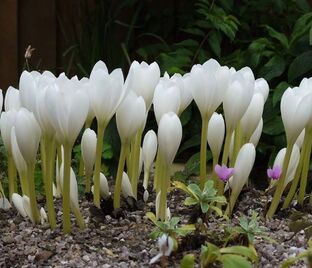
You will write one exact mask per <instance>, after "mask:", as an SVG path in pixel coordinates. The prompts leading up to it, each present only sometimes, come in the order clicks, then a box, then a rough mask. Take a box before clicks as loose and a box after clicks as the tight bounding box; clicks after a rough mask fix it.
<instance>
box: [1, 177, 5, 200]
mask: <svg viewBox="0 0 312 268" xmlns="http://www.w3.org/2000/svg"><path fill="white" fill-rule="evenodd" d="M0 195H1V196H2V197H4V196H5V195H4V191H3V187H2V183H1V180H0Z"/></svg>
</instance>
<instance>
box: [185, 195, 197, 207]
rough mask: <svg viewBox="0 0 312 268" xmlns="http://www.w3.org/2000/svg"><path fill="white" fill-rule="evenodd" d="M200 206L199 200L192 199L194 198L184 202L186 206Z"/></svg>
mask: <svg viewBox="0 0 312 268" xmlns="http://www.w3.org/2000/svg"><path fill="white" fill-rule="evenodd" d="M196 204H198V200H196V199H194V198H192V197H187V198H186V199H185V201H184V205H186V206H193V205H196Z"/></svg>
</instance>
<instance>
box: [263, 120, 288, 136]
mask: <svg viewBox="0 0 312 268" xmlns="http://www.w3.org/2000/svg"><path fill="white" fill-rule="evenodd" d="M283 132H284V125H283V121H282V118H281V116H276V117H274V118H273V119H271V120H269V121H268V122H266V123H265V124H264V126H263V133H265V134H268V135H272V136H275V135H279V134H282V133H283Z"/></svg>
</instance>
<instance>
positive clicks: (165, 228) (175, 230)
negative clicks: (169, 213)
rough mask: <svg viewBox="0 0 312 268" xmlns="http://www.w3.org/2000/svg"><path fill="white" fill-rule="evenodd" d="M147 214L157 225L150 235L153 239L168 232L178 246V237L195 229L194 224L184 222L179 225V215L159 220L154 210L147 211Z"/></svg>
mask: <svg viewBox="0 0 312 268" xmlns="http://www.w3.org/2000/svg"><path fill="white" fill-rule="evenodd" d="M146 216H147V218H148V219H150V220H151V221H152V222H153V223H154V224H155V225H156V228H155V229H154V230H153V231H152V232H151V233H150V235H149V237H150V238H152V239H156V238H158V237H160V236H162V235H163V234H167V235H168V236H170V237H171V238H172V239H173V241H174V242H175V244H176V246H177V239H178V238H179V237H180V236H181V237H183V236H186V235H187V234H190V233H191V232H193V231H194V230H195V225H194V224H184V225H181V226H178V223H179V222H180V218H179V217H172V218H171V219H170V220H167V221H164V222H163V221H158V220H157V219H156V216H155V214H154V213H152V212H147V213H146Z"/></svg>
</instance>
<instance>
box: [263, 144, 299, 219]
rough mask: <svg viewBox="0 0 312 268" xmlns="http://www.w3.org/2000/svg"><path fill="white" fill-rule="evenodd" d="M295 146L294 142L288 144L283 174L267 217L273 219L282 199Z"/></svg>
mask: <svg viewBox="0 0 312 268" xmlns="http://www.w3.org/2000/svg"><path fill="white" fill-rule="evenodd" d="M293 146H294V143H290V144H288V145H287V149H286V154H285V158H284V161H283V171H282V175H281V177H280V179H279V180H278V182H277V186H276V190H275V192H274V196H273V199H272V202H271V205H270V208H269V210H268V211H267V214H266V218H267V219H271V218H272V217H273V215H274V214H275V211H276V209H277V207H278V204H279V201H280V200H281V197H282V194H283V189H284V183H285V179H286V174H287V170H288V166H289V161H290V157H291V152H292V149H293Z"/></svg>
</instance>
